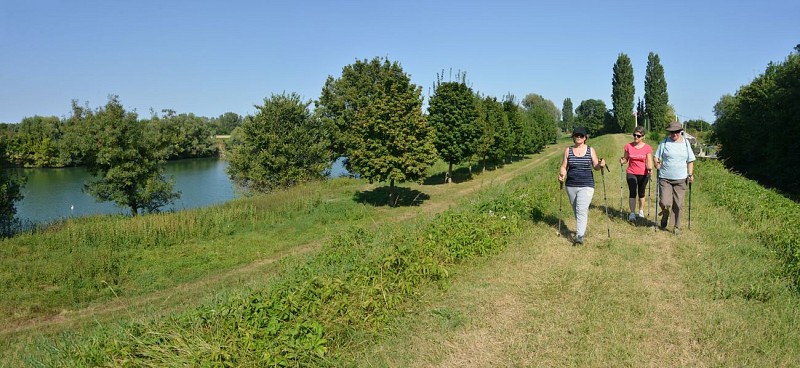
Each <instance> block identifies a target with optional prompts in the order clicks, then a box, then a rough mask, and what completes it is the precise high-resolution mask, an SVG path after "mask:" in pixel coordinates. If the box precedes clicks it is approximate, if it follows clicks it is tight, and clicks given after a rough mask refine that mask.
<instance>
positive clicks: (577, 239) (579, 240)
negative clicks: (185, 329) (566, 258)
mask: <svg viewBox="0 0 800 368" xmlns="http://www.w3.org/2000/svg"><path fill="white" fill-rule="evenodd" d="M575 244H583V235H577V236H575Z"/></svg>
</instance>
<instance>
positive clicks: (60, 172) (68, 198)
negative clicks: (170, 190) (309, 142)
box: [16, 158, 348, 224]
mask: <svg viewBox="0 0 800 368" xmlns="http://www.w3.org/2000/svg"><path fill="white" fill-rule="evenodd" d="M227 167H228V162H227V161H224V160H219V159H216V158H198V159H188V160H177V161H168V162H167V164H166V170H165V174H166V177H167V178H170V177H174V179H175V190H177V191H180V192H181V197H180V198H179V199H178V200H176V201H175V203H174V204H173V205H171V206H167V207H163V208H162V209H161V210H162V211H178V210H182V209H188V208H197V207H207V206H210V205H213V204H217V203H223V202H226V201H228V200H230V199H233V198H235V197H236V196H237V195H238V193H237V191H236V188H235V185H234V184H233V182H232V181H231V180H230V179H229V178H228V175H227V173H226V172H225V169H226V168H227ZM17 173H18V174H19V175H23V176H25V177H27V180H28V181H27V184H25V186H24V187H23V188H22V193H23V195H25V198H23V199H22V201H20V202H17V204H16V207H17V218H19V219H20V220H22V221H23V223H27V224H29V223H38V224H46V223H49V222H53V221H55V220H58V219H61V218H65V217H70V216H88V215H94V214H125V215H127V214H130V210H129V209H127V208H120V207H117V206H116V205H114V204H113V203H111V202H97V201H95V199H94V198H93V197H92V196H90V195H89V194H86V193H84V192H83V191H82V189H83V185H84V183H85V182H86V181H88V180H90V179H92V176H91V175H89V173H88V172H87V171H86V169H85V168H82V167H69V168H62V169H17ZM347 174H348V173H347V170H345V168H344V163H343V159H341V158H340V159H339V160H336V162H334V163H333V165H332V168H331V169H330V175H331V177H338V176H346V175H347Z"/></svg>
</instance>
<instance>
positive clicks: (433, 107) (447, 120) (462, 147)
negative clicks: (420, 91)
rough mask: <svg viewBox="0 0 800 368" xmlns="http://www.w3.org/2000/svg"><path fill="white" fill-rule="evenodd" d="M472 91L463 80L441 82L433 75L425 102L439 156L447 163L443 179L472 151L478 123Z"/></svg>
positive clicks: (471, 153) (469, 155) (476, 108)
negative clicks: (428, 99)
mask: <svg viewBox="0 0 800 368" xmlns="http://www.w3.org/2000/svg"><path fill="white" fill-rule="evenodd" d="M474 96H475V93H474V92H473V91H472V88H470V87H469V86H467V84H466V82H465V81H463V80H462V81H458V82H441V80H440V79H437V83H436V85H435V86H434V93H433V96H431V98H430V101H429V103H428V123H429V124H430V126H431V128H433V130H434V131H435V133H436V141H435V147H436V151H437V152H438V153H439V157H440V158H441V159H442V160H444V161H445V162H446V163H448V170H447V176H446V179H445V180H446V181H447V182H450V179H451V178H452V169H453V165H457V164H460V163H462V162H464V161H466V160H469V159H470V157H472V155H473V154H474V153H475V148H476V145H477V143H476V142H477V140H478V138H479V137H480V133H481V131H480V129H479V128H480V127H479V125H478V124H476V120H477V119H478V107H477V106H476V104H475V98H474Z"/></svg>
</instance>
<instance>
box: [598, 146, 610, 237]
mask: <svg viewBox="0 0 800 368" xmlns="http://www.w3.org/2000/svg"><path fill="white" fill-rule="evenodd" d="M601 160H602V159H601ZM605 169H606V170H608V172H611V169H609V168H608V165H606V166H605ZM600 176H602V177H603V201H605V204H606V217H608V197H606V174H605V171H603V168H602V167H601V168H600ZM606 230H608V237H609V238H610V237H611V217H608V222H607V223H606Z"/></svg>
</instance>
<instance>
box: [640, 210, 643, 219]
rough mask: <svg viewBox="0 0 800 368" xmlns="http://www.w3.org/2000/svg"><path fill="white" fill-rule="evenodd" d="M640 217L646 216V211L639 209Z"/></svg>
mask: <svg viewBox="0 0 800 368" xmlns="http://www.w3.org/2000/svg"><path fill="white" fill-rule="evenodd" d="M639 217H641V218H644V211H642V210H639Z"/></svg>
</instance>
